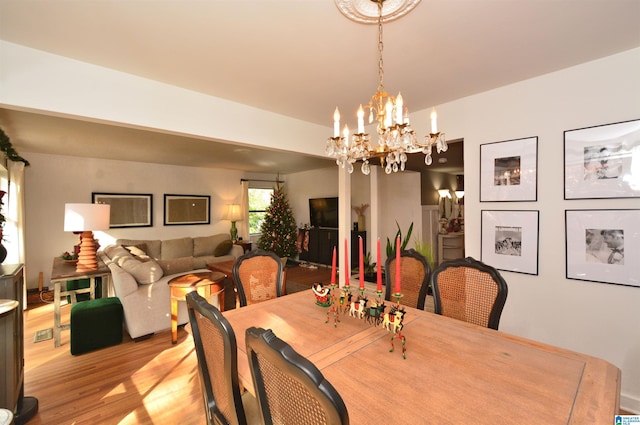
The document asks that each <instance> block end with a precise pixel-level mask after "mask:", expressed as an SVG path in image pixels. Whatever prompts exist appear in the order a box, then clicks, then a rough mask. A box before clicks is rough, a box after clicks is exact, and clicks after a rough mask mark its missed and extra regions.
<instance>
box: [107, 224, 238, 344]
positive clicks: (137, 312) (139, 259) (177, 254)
mask: <svg viewBox="0 0 640 425" xmlns="http://www.w3.org/2000/svg"><path fill="white" fill-rule="evenodd" d="M243 252H244V251H243V249H242V247H241V246H239V245H234V244H232V243H231V240H230V238H229V235H228V234H217V235H212V236H204V237H194V238H192V237H184V238H179V239H170V240H136V239H118V240H117V241H116V243H115V244H114V245H110V246H107V247H105V248H104V249H102V250H100V252H99V255H100V258H101V259H102V260H103V261H104V262H105V264H107V265H108V267H109V269H110V270H111V281H112V284H113V289H114V291H115V295H116V296H117V297H118V298H119V299H120V302H121V303H122V307H123V309H124V321H125V328H126V330H127V332H128V333H129V335H130V336H131V338H134V339H136V338H141V337H145V336H147V335H151V334H153V333H155V332H159V331H163V330H166V329H169V328H171V302H170V292H169V285H168V283H169V281H170V280H171V279H173V278H175V277H177V276H180V275H185V274H188V273H192V272H202V271H207V268H206V265H207V264H209V263H215V262H220V261H230V260H235V259H237V258H238V257H240V256H241V255H242V254H243ZM188 321H189V317H188V314H187V308H186V304H185V302H184V301H182V302H180V303H179V305H178V324H185V323H187V322H188Z"/></svg>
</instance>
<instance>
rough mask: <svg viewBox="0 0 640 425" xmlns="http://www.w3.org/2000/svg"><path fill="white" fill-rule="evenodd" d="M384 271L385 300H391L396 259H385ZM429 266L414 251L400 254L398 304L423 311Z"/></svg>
mask: <svg viewBox="0 0 640 425" xmlns="http://www.w3.org/2000/svg"><path fill="white" fill-rule="evenodd" d="M384 270H385V276H384V280H385V286H386V293H385V299H386V300H388V301H395V298H393V299H392V296H393V294H392V293H393V292H394V291H395V283H396V257H395V256H391V257H389V258H387V261H386V263H385V266H384ZM430 279H431V266H430V265H429V261H428V260H427V259H426V258H425V257H424V256H423V255H422V254H420V253H419V252H417V251H416V250H414V249H410V250H408V251H402V252H400V284H401V287H400V290H401V292H402V297H401V298H400V304H403V305H406V306H409V307H413V308H419V309H420V310H424V305H425V300H426V298H427V293H428V292H429V282H430Z"/></svg>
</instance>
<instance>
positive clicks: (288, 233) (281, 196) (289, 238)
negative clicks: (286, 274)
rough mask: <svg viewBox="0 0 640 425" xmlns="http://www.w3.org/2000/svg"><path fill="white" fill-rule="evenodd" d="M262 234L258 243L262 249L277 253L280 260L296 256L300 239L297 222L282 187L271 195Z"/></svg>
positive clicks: (261, 228) (261, 227)
mask: <svg viewBox="0 0 640 425" xmlns="http://www.w3.org/2000/svg"><path fill="white" fill-rule="evenodd" d="M260 232H261V233H262V236H261V237H260V240H259V241H258V247H259V248H260V249H263V250H265V251H272V252H275V253H276V255H277V256H278V257H280V258H284V257H293V256H294V255H295V254H296V252H297V248H296V241H297V237H298V229H297V227H296V220H295V219H294V218H293V212H292V211H291V206H289V202H288V201H287V196H286V194H285V193H284V190H282V188H281V187H280V185H278V187H277V188H276V189H275V190H274V191H273V195H271V204H270V205H269V207H268V208H267V210H266V211H265V217H264V221H263V222H262V225H261V226H260Z"/></svg>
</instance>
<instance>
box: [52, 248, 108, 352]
mask: <svg viewBox="0 0 640 425" xmlns="http://www.w3.org/2000/svg"><path fill="white" fill-rule="evenodd" d="M96 277H101V278H102V297H106V296H107V294H108V292H109V289H108V288H109V286H110V285H111V283H110V278H111V270H110V269H109V267H107V266H106V265H105V264H104V263H103V262H102V261H101V260H98V269H97V270H92V271H87V272H76V266H75V265H74V264H70V263H67V262H66V261H65V260H63V259H62V258H60V257H55V258H54V259H53V268H52V270H51V283H53V345H54V347H59V346H60V332H61V331H63V330H65V329H70V326H69V324H68V323H67V324H62V323H60V307H61V299H62V297H66V296H67V295H69V296H70V297H71V303H72V304H73V303H75V302H76V295H77V294H86V293H89V294H90V295H89V297H90V298H91V299H94V298H95V284H96ZM79 279H89V287H88V288H84V289H69V290H67V286H66V283H67V280H79ZM62 284H64V285H65V286H64V289H62V288H61V285H62Z"/></svg>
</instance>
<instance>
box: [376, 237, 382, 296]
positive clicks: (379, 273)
mask: <svg viewBox="0 0 640 425" xmlns="http://www.w3.org/2000/svg"><path fill="white" fill-rule="evenodd" d="M377 260H378V262H377V263H376V264H377V266H378V280H377V282H378V286H377V290H378V291H379V292H382V264H381V261H380V238H378V258H377Z"/></svg>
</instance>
